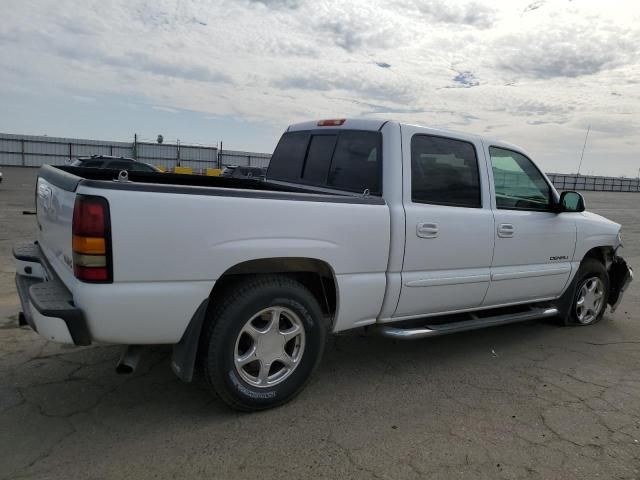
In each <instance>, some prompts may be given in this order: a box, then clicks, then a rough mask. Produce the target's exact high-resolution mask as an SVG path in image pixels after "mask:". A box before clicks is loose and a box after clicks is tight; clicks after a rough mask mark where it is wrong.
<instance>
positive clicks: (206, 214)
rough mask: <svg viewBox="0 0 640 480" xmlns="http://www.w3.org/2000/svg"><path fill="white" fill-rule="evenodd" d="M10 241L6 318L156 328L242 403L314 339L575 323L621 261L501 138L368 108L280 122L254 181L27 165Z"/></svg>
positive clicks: (152, 337) (130, 355)
mask: <svg viewBox="0 0 640 480" xmlns="http://www.w3.org/2000/svg"><path fill="white" fill-rule="evenodd" d="M36 203H37V205H36V207H37V221H38V233H37V240H34V241H33V242H30V243H23V244H20V245H17V246H16V247H15V249H14V256H15V258H16V270H17V276H16V283H17V286H18V291H19V294H20V298H21V302H22V309H23V314H22V315H21V316H20V318H21V320H22V321H23V322H24V323H26V324H29V325H30V326H31V327H32V328H33V329H34V330H35V331H37V332H38V333H39V334H40V335H42V336H43V337H45V338H47V339H49V340H52V341H56V342H64V343H70V344H76V345H89V344H92V343H110V344H123V345H125V346H127V348H126V349H125V353H124V354H123V358H122V359H121V362H120V364H119V366H118V368H119V369H120V370H122V371H127V370H129V371H130V370H132V369H133V368H134V367H135V363H136V359H137V358H138V355H139V351H140V347H141V346H143V345H150V344H172V345H173V355H172V361H171V365H172V368H173V370H174V371H175V373H176V374H177V375H178V376H179V377H180V378H181V379H183V380H185V381H191V379H192V378H193V375H194V370H195V369H196V367H200V368H199V369H198V370H201V371H202V373H203V376H204V378H205V380H206V381H207V382H208V383H209V385H210V386H211V387H212V389H213V390H214V391H215V392H216V393H217V394H218V396H219V397H220V398H221V399H222V400H224V401H225V402H226V403H228V404H229V405H231V406H232V407H235V408H237V409H241V410H259V409H264V408H269V407H273V406H276V405H280V404H282V403H284V402H286V401H288V400H290V399H291V398H292V397H293V396H294V395H295V394H297V393H298V392H299V391H300V390H301V389H302V388H303V386H304V385H305V383H306V382H307V381H308V379H309V378H310V376H311V375H312V372H313V371H314V369H315V368H316V367H317V365H318V363H319V361H320V358H321V356H322V351H323V347H324V344H325V339H326V336H327V335H328V334H335V333H338V332H343V331H346V330H350V329H355V328H359V327H367V328H368V329H370V330H371V331H373V332H377V333H379V334H381V335H384V336H387V337H391V338H395V339H414V338H424V337H430V336H434V335H442V334H447V333H453V332H459V331H463V330H471V329H476V328H482V327H488V326H495V325H502V324H506V323H512V322H520V321H526V320H531V319H536V318H544V317H557V318H558V319H560V321H561V322H563V323H564V324H567V325H578V326H582V325H591V324H593V323H595V322H597V321H598V320H600V319H601V318H602V316H603V314H604V312H605V310H606V308H607V305H610V306H611V308H612V309H615V308H616V306H617V305H618V304H619V302H620V300H621V298H622V294H623V292H624V290H625V288H626V287H627V285H628V284H629V282H630V281H631V279H632V277H633V274H632V271H631V269H630V268H629V267H628V266H627V265H626V263H625V261H624V260H623V259H622V258H621V257H619V256H618V251H619V248H620V247H621V237H620V225H619V224H617V223H614V222H612V221H609V220H607V219H605V218H603V217H601V216H598V215H595V214H592V213H588V212H586V211H585V207H584V201H583V199H582V196H581V195H580V194H579V193H576V192H563V193H562V194H561V195H559V194H558V192H556V190H555V189H554V187H553V185H552V184H551V182H549V180H548V179H547V178H546V177H545V175H544V174H543V173H542V172H541V171H540V169H539V168H538V167H537V166H536V165H535V163H534V162H533V161H532V160H531V159H530V158H529V156H527V154H526V153H525V152H524V151H523V150H521V149H519V148H518V147H515V146H513V145H510V144H507V143H504V142H500V141H494V140H491V139H486V138H482V137H478V136H473V135H468V134H461V133H454V132H450V131H445V130H438V129H433V128H425V127H420V126H415V125H407V124H402V123H398V122H394V121H382V120H345V119H338V120H321V121H313V122H306V123H301V124H297V125H292V126H290V127H289V128H288V129H287V130H286V132H285V133H284V134H283V136H282V138H281V139H280V141H279V143H278V145H277V147H276V149H275V152H274V154H273V157H272V159H271V163H270V165H269V169H268V172H267V175H266V180H262V181H260V180H253V179H234V178H224V177H200V176H188V175H172V174H159V173H153V172H137V171H129V172H127V171H118V170H109V169H91V168H82V167H74V166H64V167H52V166H44V167H42V168H41V170H40V172H39V176H38V181H37V187H36Z"/></svg>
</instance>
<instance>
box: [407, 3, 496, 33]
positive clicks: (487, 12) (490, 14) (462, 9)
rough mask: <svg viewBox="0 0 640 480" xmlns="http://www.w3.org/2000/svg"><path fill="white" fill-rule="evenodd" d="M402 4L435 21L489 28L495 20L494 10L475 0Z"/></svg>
mask: <svg viewBox="0 0 640 480" xmlns="http://www.w3.org/2000/svg"><path fill="white" fill-rule="evenodd" d="M403 4H404V5H405V6H407V7H413V8H414V9H416V10H417V11H418V12H420V13H421V14H422V15H423V16H424V17H425V18H426V19H427V20H429V21H432V22H437V23H450V24H459V25H471V26H474V27H478V28H489V27H490V26H491V25H493V24H494V22H495V21H496V10H495V9H494V8H493V7H491V6H490V5H487V4H484V3H481V2H476V1H466V2H465V1H459V2H450V1H446V0H413V1H411V2H403Z"/></svg>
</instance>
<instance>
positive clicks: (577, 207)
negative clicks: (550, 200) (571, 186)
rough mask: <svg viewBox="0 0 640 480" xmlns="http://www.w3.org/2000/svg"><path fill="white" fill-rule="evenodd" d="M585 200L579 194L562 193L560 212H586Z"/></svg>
mask: <svg viewBox="0 0 640 480" xmlns="http://www.w3.org/2000/svg"><path fill="white" fill-rule="evenodd" d="M584 210H585V208H584V198H583V197H582V195H580V194H579V193H578V192H562V193H561V194H560V203H559V205H558V212H584Z"/></svg>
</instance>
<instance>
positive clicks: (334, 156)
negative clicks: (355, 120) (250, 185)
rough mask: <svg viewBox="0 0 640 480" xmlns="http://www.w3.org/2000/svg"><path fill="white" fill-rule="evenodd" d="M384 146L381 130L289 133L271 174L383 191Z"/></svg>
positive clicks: (298, 180) (277, 177)
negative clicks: (382, 153) (382, 150)
mask: <svg viewBox="0 0 640 480" xmlns="http://www.w3.org/2000/svg"><path fill="white" fill-rule="evenodd" d="M381 146H382V141H381V134H380V133H379V132H368V131H359V130H342V131H336V130H333V131H326V132H323V133H316V132H315V131H311V132H291V133H285V134H284V135H283V136H282V138H281V139H280V142H279V143H278V146H277V147H276V150H275V152H274V153H273V156H272V157H271V161H270V163H269V169H268V171H267V178H269V179H272V180H283V181H288V182H294V183H302V184H308V185H314V186H320V187H329V188H334V189H339V190H347V191H351V192H356V193H361V192H364V191H365V190H369V193H370V194H373V195H379V194H380V193H381V181H380V176H381Z"/></svg>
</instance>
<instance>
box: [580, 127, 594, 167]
mask: <svg viewBox="0 0 640 480" xmlns="http://www.w3.org/2000/svg"><path fill="white" fill-rule="evenodd" d="M589 130H591V125H589V127H588V128H587V134H586V135H585V136H584V145H583V146H582V153H581V154H580V164H579V165H578V175H580V169H581V168H582V159H583V158H584V149H585V148H587V138H589Z"/></svg>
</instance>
